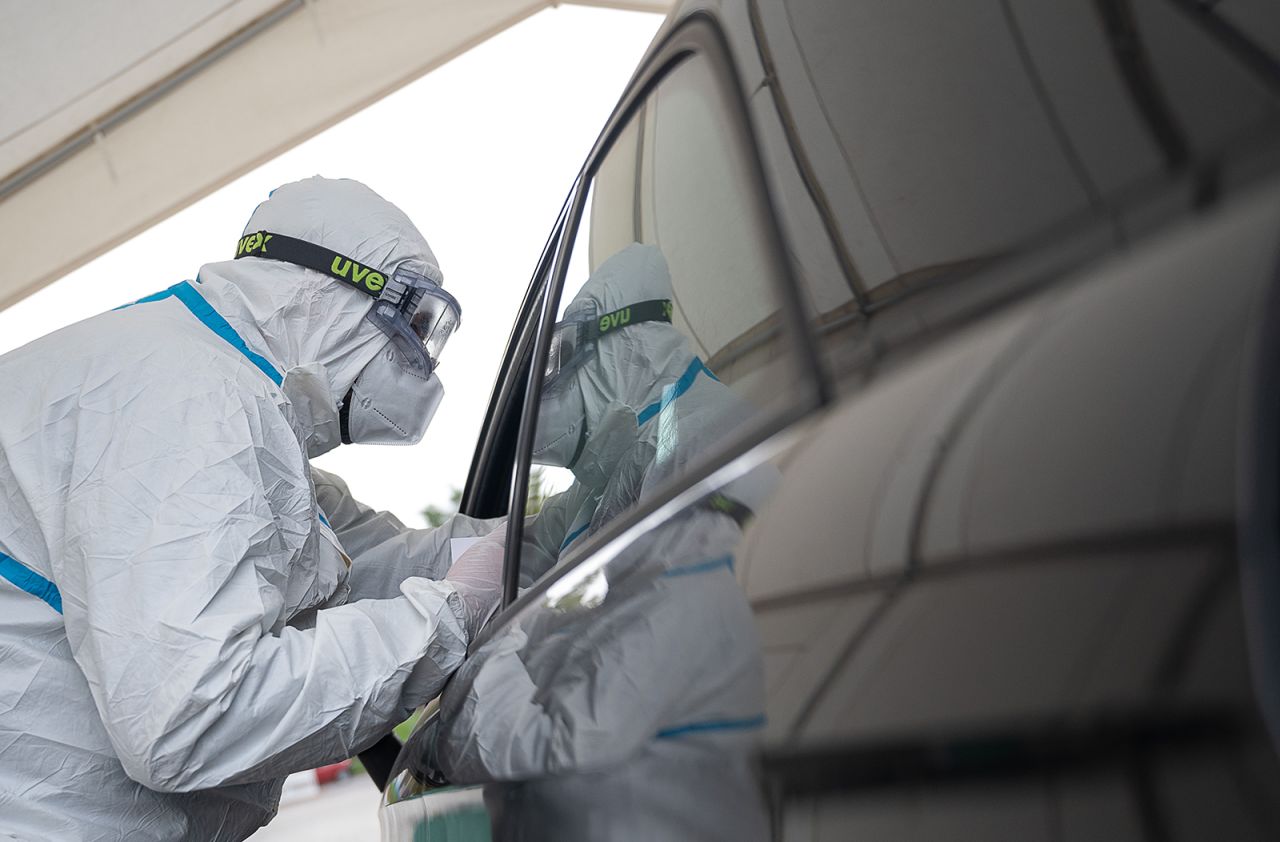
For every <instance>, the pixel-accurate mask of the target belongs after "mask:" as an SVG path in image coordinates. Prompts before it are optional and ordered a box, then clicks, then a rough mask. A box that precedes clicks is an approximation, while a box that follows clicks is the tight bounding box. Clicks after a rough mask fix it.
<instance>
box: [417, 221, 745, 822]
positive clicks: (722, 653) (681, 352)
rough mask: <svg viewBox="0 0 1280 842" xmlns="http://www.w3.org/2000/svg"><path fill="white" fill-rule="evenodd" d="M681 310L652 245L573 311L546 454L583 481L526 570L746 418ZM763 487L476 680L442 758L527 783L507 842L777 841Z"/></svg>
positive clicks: (532, 618)
mask: <svg viewBox="0 0 1280 842" xmlns="http://www.w3.org/2000/svg"><path fill="white" fill-rule="evenodd" d="M671 297H672V292H671V282H670V278H669V276H668V273H667V267H666V262H665V260H664V259H663V257H662V255H661V253H660V252H659V251H658V250H657V249H655V248H652V247H648V246H640V245H633V246H630V247H628V248H627V249H625V250H623V251H622V252H620V253H619V254H617V255H614V256H613V257H612V258H610V259H609V260H608V261H606V262H605V263H604V264H603V265H602V266H600V267H599V269H598V270H597V271H596V273H595V274H594V275H593V276H592V277H591V279H590V280H589V281H588V282H587V283H586V285H585V286H584V287H583V289H582V291H581V292H580V293H579V294H578V296H577V297H576V298H575V299H574V301H573V302H572V303H571V305H570V306H569V308H568V309H567V311H566V319H565V321H564V322H562V323H561V325H560V326H558V333H559V334H560V335H559V336H557V338H556V341H555V345H556V347H555V348H554V349H553V354H554V356H553V357H552V360H551V364H550V365H549V367H548V368H549V371H548V378H547V388H546V390H545V393H544V394H545V400H544V403H543V406H542V411H541V415H540V418H539V424H538V433H537V435H536V437H535V438H536V441H535V457H534V458H535V461H540V462H543V463H546V464H554V465H563V466H568V467H570V468H571V469H572V471H573V473H574V476H575V482H574V484H573V486H571V487H570V488H569V489H568V490H567V491H565V492H564V493H562V494H559V495H557V496H555V497H553V498H552V499H550V500H549V501H548V502H547V504H546V505H545V506H544V508H543V510H542V512H541V513H539V514H538V515H536V516H534V517H533V518H531V519H530V520H529V521H528V523H527V526H526V530H525V546H524V548H523V564H522V572H527V570H528V566H529V565H533V566H534V567H536V568H537V570H536V572H539V573H540V572H541V571H542V570H545V569H546V568H547V567H548V566H549V565H550V564H553V563H554V562H555V561H556V560H557V559H558V558H559V557H560V555H561V554H563V553H565V552H567V551H568V549H569V548H570V547H571V546H572V545H573V544H574V542H575V541H578V540H580V538H581V536H583V535H586V534H590V533H591V532H593V531H595V530H597V529H599V528H600V527H601V526H602V525H603V524H604V523H606V522H607V521H608V520H609V519H611V518H612V517H614V516H615V515H617V514H618V513H620V512H621V511H623V510H625V509H626V508H628V507H630V506H631V505H632V504H634V503H635V502H636V501H637V500H638V499H640V498H641V497H643V496H644V495H645V494H646V493H647V492H648V491H649V490H650V489H651V488H653V487H654V486H655V485H656V484H658V483H660V482H661V481H662V480H663V479H665V478H668V477H670V476H671V475H672V474H673V473H674V472H676V471H678V470H679V469H680V467H681V466H682V465H684V464H685V463H687V462H689V461H690V460H692V459H694V458H695V457H696V456H697V455H698V454H699V452H701V451H705V450H706V449H708V447H709V446H710V445H711V444H712V443H713V442H714V441H716V440H717V439H718V438H719V437H721V436H722V435H723V433H724V431H725V430H726V429H728V428H731V427H732V426H733V425H734V424H735V423H736V422H737V421H739V420H740V419H741V418H742V416H743V415H744V414H745V412H746V406H745V405H744V404H743V403H742V402H741V401H740V400H739V399H738V398H737V397H736V396H735V395H733V393H732V392H731V391H730V390H729V389H728V388H727V387H726V386H724V385H723V384H721V383H719V382H718V381H717V380H716V379H715V376H714V375H713V374H712V373H711V371H710V370H709V369H707V368H706V367H705V365H704V364H703V362H702V361H701V360H699V359H698V358H697V357H696V356H694V355H693V354H692V353H690V351H689V350H688V346H687V340H686V339H685V337H684V335H683V334H682V333H681V332H680V331H679V330H677V329H676V328H675V327H673V326H672V325H671V324H670V323H669V321H670V303H671ZM628 309H629V312H628ZM584 315H589V317H590V319H591V320H593V321H588V320H587V319H585V318H582V317H583V316H584ZM583 324H586V325H587V326H585V327H584V326H583ZM590 325H594V327H591V326H590ZM587 343H589V344H591V345H593V346H594V347H591V348H588V347H586V344H587ZM758 485H760V483H759V482H755V483H753V482H752V481H750V480H744V481H740V482H739V483H737V484H735V485H734V487H733V488H732V489H727V490H726V491H727V493H726V494H722V495H715V496H714V497H712V498H709V499H708V500H707V501H705V502H704V503H703V504H702V505H698V506H695V507H693V508H691V509H688V510H686V511H684V512H683V513H681V514H680V515H678V516H677V517H675V518H673V519H672V520H669V521H668V522H666V523H665V524H663V525H662V526H661V527H659V528H658V529H655V530H652V531H650V532H649V533H648V534H646V535H645V537H644V538H643V539H641V540H640V541H638V542H636V543H635V544H632V545H631V546H630V547H628V549H627V550H625V551H624V552H623V554H622V555H621V556H620V557H619V558H616V559H614V560H613V561H612V562H610V564H609V565H608V567H607V568H606V569H605V570H604V571H601V575H597V576H595V577H593V580H592V582H590V583H588V584H587V586H586V587H585V588H583V589H582V590H581V592H580V593H579V594H578V595H577V597H575V598H571V599H569V600H566V601H564V602H562V603H561V604H559V605H557V606H553V607H550V608H544V609H541V610H535V611H531V612H528V613H526V614H525V615H524V617H523V618H521V620H519V621H518V622H516V623H514V624H513V625H512V626H510V627H508V628H507V629H506V630H505V631H504V633H502V634H501V635H499V637H498V638H496V639H495V640H493V641H491V642H490V644H489V645H487V646H485V647H484V648H483V649H482V650H481V651H480V653H478V657H477V658H476V659H475V660H474V662H473V663H472V664H471V667H472V668H471V669H467V668H466V667H464V669H463V671H462V672H461V673H459V674H458V679H457V681H456V682H455V684H454V685H453V686H452V687H451V688H450V689H449V691H448V692H447V693H446V695H445V697H444V700H443V711H442V713H443V716H442V718H441V722H442V725H441V729H440V732H439V733H438V739H437V742H436V754H437V757H436V762H437V763H438V764H439V766H440V768H441V770H442V771H443V772H444V774H445V775H446V776H447V777H448V778H449V779H450V780H451V781H454V782H457V783H478V782H492V781H508V782H511V783H507V784H503V785H500V786H491V787H488V788H486V792H485V797H486V802H487V804H488V806H489V809H490V811H491V813H492V815H493V818H494V824H495V830H496V831H497V836H498V838H501V839H534V838H555V839H641V838H649V839H656V838H662V839H668V838H669V839H752V838H759V837H762V836H763V835H764V833H765V822H764V817H763V810H762V808H761V806H760V799H759V793H758V787H757V785H756V782H755V780H754V778H753V775H752V773H751V770H750V764H749V753H750V750H751V747H752V745H753V744H754V739H755V734H757V733H758V729H759V728H760V726H761V725H762V724H763V710H764V708H763V679H762V674H761V666H760V656H759V648H758V644H757V642H756V635H755V629H754V624H753V620H752V616H751V612H750V609H749V607H748V605H747V603H746V600H745V598H744V595H743V593H742V591H741V589H740V588H739V586H738V584H737V581H736V579H735V578H734V574H733V569H732V557H731V555H730V553H731V552H732V550H733V548H734V546H735V545H736V544H737V543H738V540H739V539H740V536H741V527H740V521H741V520H742V519H743V518H744V517H745V516H746V515H747V514H748V512H749V509H748V506H749V505H751V503H752V502H755V501H754V500H752V499H747V498H753V497H758V496H759V494H758V492H756V493H753V491H752V488H753V486H758ZM731 497H732V498H733V499H731ZM601 576H602V577H603V579H604V581H603V583H602V582H601ZM602 585H603V586H602ZM602 591H603V592H604V593H605V595H604V596H603V598H601V596H600V593H601V592H602ZM593 593H594V594H595V596H594V597H593V596H592V594H593ZM601 599H602V601H601Z"/></svg>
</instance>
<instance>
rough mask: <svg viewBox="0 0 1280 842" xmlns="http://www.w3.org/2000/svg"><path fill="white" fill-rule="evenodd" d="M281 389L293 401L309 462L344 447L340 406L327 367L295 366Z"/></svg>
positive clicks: (312, 365)
mask: <svg viewBox="0 0 1280 842" xmlns="http://www.w3.org/2000/svg"><path fill="white" fill-rule="evenodd" d="M280 389H281V391H283V392H284V394H285V397H286V398H288V399H289V405H290V406H291V407H292V410H293V412H292V414H293V416H294V418H295V419H296V421H297V425H298V431H299V432H300V433H301V434H302V441H303V443H304V445H305V449H306V451H307V458H309V459H314V458H315V457H317V456H320V455H322V454H325V453H328V452H329V451H330V450H333V449H334V448H335V447H337V446H338V445H340V444H342V423H341V419H340V418H339V415H338V404H337V402H335V401H334V399H333V394H332V392H331V391H330V386H329V377H328V375H327V374H326V373H325V368H324V366H322V365H320V364H319V363H306V364H304V365H295V366H294V367H293V368H291V369H289V370H288V371H286V372H285V373H284V382H283V383H281V384H280Z"/></svg>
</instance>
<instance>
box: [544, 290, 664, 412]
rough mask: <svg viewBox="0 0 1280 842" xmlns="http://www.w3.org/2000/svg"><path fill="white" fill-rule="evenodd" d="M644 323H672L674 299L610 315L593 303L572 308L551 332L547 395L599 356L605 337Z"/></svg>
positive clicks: (634, 306)
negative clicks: (672, 301)
mask: <svg viewBox="0 0 1280 842" xmlns="http://www.w3.org/2000/svg"><path fill="white" fill-rule="evenodd" d="M644 322H666V323H667V324H670V323H671V299H669V298H657V299H653V300H650V301H640V302H637V303H635V304H630V305H628V306H626V307H622V308H620V309H617V310H612V311H610V312H608V313H599V312H597V309H596V305H595V303H594V302H592V301H582V302H578V303H577V304H575V305H573V306H571V307H570V308H569V310H568V311H567V312H566V313H565V317H564V319H563V320H561V321H559V322H556V324H555V326H554V327H553V328H552V332H551V348H550V349H549V351H548V352H547V366H546V370H545V372H544V375H543V381H542V382H543V389H544V394H546V393H550V392H552V391H554V390H556V389H557V388H559V387H561V386H563V385H564V384H566V383H568V382H569V375H570V374H572V373H573V372H574V371H577V370H578V369H579V368H581V367H582V365H583V363H585V362H586V361H587V360H589V359H591V357H592V356H594V355H595V352H596V345H597V344H598V343H599V341H600V338H601V337H602V336H606V335H608V334H610V333H615V332H617V331H619V330H621V329H622V328H624V327H630V326H631V325H637V324H642V323H644Z"/></svg>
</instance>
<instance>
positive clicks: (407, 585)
mask: <svg viewBox="0 0 1280 842" xmlns="http://www.w3.org/2000/svg"><path fill="white" fill-rule="evenodd" d="M260 229H267V230H271V231H275V232H278V233H283V234H289V235H292V236H295V237H300V238H303V239H307V240H310V241H312V242H318V243H320V244H322V245H324V246H327V247H329V248H332V249H334V250H337V251H341V252H342V253H344V254H347V255H350V256H352V257H354V258H355V259H358V260H361V261H363V262H365V263H369V264H373V265H377V266H381V267H386V268H388V269H393V268H394V267H395V266H396V265H397V264H399V263H402V262H409V261H413V262H417V263H427V262H431V263H434V258H433V257H432V256H431V254H430V250H429V249H428V248H427V246H426V243H425V242H424V241H423V240H422V237H421V235H420V234H419V233H418V232H417V231H416V230H415V229H414V228H413V226H412V225H411V224H410V223H409V221H408V219H406V218H405V217H404V215H403V214H402V213H400V212H399V211H398V210H396V209H395V208H394V207H393V206H392V205H390V204H389V203H387V202H385V201H384V200H382V199H381V198H379V197H378V196H377V195H376V194H374V193H373V192H372V191H370V190H369V189H368V188H366V187H363V186H362V185H359V184H357V183H355V182H332V181H325V180H322V179H309V180H307V181H304V182H299V183H296V184H291V185H286V186H285V187H282V188H280V189H279V190H277V191H276V192H275V193H274V194H273V196H272V198H271V199H270V200H269V201H267V202H265V203H264V204H263V205H261V206H259V208H258V210H257V211H256V212H255V213H254V215H253V218H252V219H251V220H250V221H249V225H248V229H247V230H260ZM178 289H180V290H185V292H183V293H182V294H183V295H185V296H186V297H185V298H183V297H181V296H179V295H177V294H175V295H170V296H169V297H164V298H160V299H158V300H151V301H145V302H144V303H137V304H135V305H133V306H130V307H127V308H124V309H120V310H117V311H112V312H109V313H104V314H102V315H99V316H96V317H94V318H91V319H88V320H86V321H83V322H80V323H78V324H76V325H73V326H71V327H68V328H65V329H63V330H61V331H58V332H56V333H53V334H51V335H49V336H46V337H44V338H42V339H39V340H36V341H35V342H32V343H30V344H28V345H26V346H23V347H22V348H19V349H17V350H15V351H12V352H10V353H8V354H5V355H4V356H0V382H2V383H4V384H5V411H4V412H3V413H0V488H2V489H3V494H2V495H0V552H2V553H4V556H5V559H8V561H5V559H0V574H4V573H6V572H7V573H8V574H9V575H8V576H4V575H0V664H3V670H0V832H8V833H11V834H14V835H16V836H17V837H19V838H23V839H104V840H105V839H129V840H153V839H154V840H171V839H216V840H224V839H225V840H238V839H243V838H244V837H246V836H247V835H249V833H251V832H252V831H253V829H255V828H256V827H258V826H259V825H261V824H263V823H264V822H265V821H266V820H268V819H269V818H270V817H271V816H272V815H273V814H274V810H275V804H276V800H277V798H278V794H279V786H280V779H281V778H282V777H283V775H284V774H286V773H288V772H290V771H294V770H300V769H306V768H311V767H314V766H316V765H319V764H322V763H327V762H332V761H335V760H339V759H341V758H345V757H349V756H351V755H352V754H353V753H354V752H356V751H357V750H359V749H362V748H364V747H365V746H367V745H369V744H371V743H372V742H374V741H375V740H377V739H378V738H379V737H381V736H382V735H383V734H384V733H386V731H387V730H388V729H389V728H390V727H391V726H392V725H394V724H395V723H396V722H398V721H400V720H401V719H402V718H403V717H404V715H405V714H406V713H407V712H408V711H410V710H412V709H413V708H414V707H416V706H417V705H419V704H420V703H422V702H423V701H425V700H426V699H427V698H429V697H430V696H431V695H433V694H434V693H435V692H437V691H438V689H439V687H440V686H441V684H442V683H443V682H444V680H445V678H446V677H447V676H448V674H449V673H450V672H451V671H452V670H453V669H454V667H455V666H456V665H457V664H458V663H459V661H460V660H461V658H462V656H463V654H464V651H465V647H466V642H467V641H466V637H465V630H464V628H463V625H462V617H463V616H464V613H463V607H462V605H461V600H460V599H459V598H458V596H457V594H456V593H454V591H453V588H452V586H451V585H449V584H448V583H444V582H434V581H429V580H426V579H409V580H407V581H404V582H403V583H400V588H399V593H397V594H395V595H394V596H392V595H391V594H386V596H389V597H391V598H387V599H378V600H365V601H360V602H354V603H350V604H341V603H343V602H344V601H345V600H346V599H347V597H348V593H349V587H348V584H347V578H348V570H347V565H348V563H349V562H348V558H347V556H346V554H344V552H343V549H342V547H341V546H340V544H339V542H338V539H337V538H336V536H335V535H334V533H333V532H332V530H330V529H329V528H328V527H327V526H326V525H325V524H324V523H323V521H322V519H321V517H320V512H319V509H318V508H317V505H316V497H315V491H314V489H313V487H312V483H311V479H310V470H309V467H308V464H307V461H306V456H305V453H304V449H303V447H304V445H303V443H304V442H305V441H306V440H307V437H308V433H309V432H310V431H312V430H314V429H315V427H316V426H317V424H316V420H317V419H311V418H302V417H300V410H301V409H302V408H301V407H299V406H295V405H293V404H292V403H290V401H289V399H288V398H287V397H286V396H285V394H284V392H283V390H282V389H281V387H280V385H278V384H277V382H274V381H273V379H272V377H271V376H270V375H269V374H268V370H269V371H273V372H275V376H276V377H279V375H280V374H281V373H284V372H289V371H293V370H296V369H297V368H298V367H300V366H306V365H310V364H318V365H319V366H321V367H322V371H323V374H324V377H325V378H326V379H327V380H328V386H329V389H330V394H331V395H332V396H335V397H336V396H340V395H342V394H345V392H346V390H347V389H348V388H350V385H351V383H352V382H353V381H354V379H355V377H356V375H357V374H358V373H359V371H360V370H361V369H362V368H363V367H364V365H365V364H366V363H367V362H368V361H369V359H371V358H372V356H373V355H374V354H376V353H377V352H378V351H379V349H380V348H382V347H383V345H384V344H385V343H386V339H385V337H384V336H383V335H382V334H381V333H380V332H379V331H378V330H377V329H376V328H375V327H374V326H373V325H371V324H370V323H368V322H367V321H366V320H365V319H364V318H363V316H364V312H365V310H366V309H367V307H368V306H369V301H368V299H366V298H365V297H363V296H360V295H358V294H356V293H353V292H352V291H351V290H349V289H344V288H343V287H342V286H341V285H340V284H337V283H334V282H332V281H330V280H328V279H326V278H325V277H323V276H321V275H319V274H318V273H314V272H311V271H309V270H305V269H301V268H299V267H296V266H292V265H289V264H284V263H279V262H273V261H269V260H264V259H259V258H247V259H242V260H237V261H227V262H224V263H214V264H208V265H206V266H204V267H202V268H201V270H200V275H199V276H198V280H197V281H196V282H193V283H191V284H189V285H188V287H179V288H178ZM192 293H194V295H195V298H192V297H191V296H192ZM184 301H191V302H194V303H195V305H199V306H197V308H196V309H197V310H201V308H203V309H202V310H201V312H203V313H204V316H203V317H199V316H198V315H197V312H196V310H193V309H192V307H191V306H188V305H187V304H185V303H184ZM231 330H234V332H235V334H234V339H235V340H236V341H239V342H240V343H241V345H242V346H243V347H237V346H236V344H235V342H233V341H232V338H231V334H230V333H229V331H231ZM250 353H252V354H254V355H257V360H259V361H260V362H255V361H254V359H253V358H251V357H250V356H249V354H250ZM313 373H314V371H313ZM3 565H7V566H3ZM24 576H25V577H26V578H24ZM33 577H34V578H33ZM39 582H45V583H46V584H48V588H49V589H52V588H56V591H55V590H49V589H43V586H41V587H36V586H35V585H38V584H39ZM24 583H25V585H24ZM33 583H34V584H33ZM55 597H60V603H59V602H58V601H57V599H55ZM59 608H60V611H59Z"/></svg>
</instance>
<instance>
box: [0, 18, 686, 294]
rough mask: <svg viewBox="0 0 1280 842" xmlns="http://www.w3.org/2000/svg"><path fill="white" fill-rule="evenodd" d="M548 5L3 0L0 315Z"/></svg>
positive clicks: (0, 28)
mask: <svg viewBox="0 0 1280 842" xmlns="http://www.w3.org/2000/svg"><path fill="white" fill-rule="evenodd" d="M553 5H557V3H555V2H552V0H288V1H287V2H283V3H281V2H280V0H182V2H172V0H135V2H130V3H128V4H125V3H120V2H112V3H82V2H74V0H49V2H43V3H25V2H22V0H0V23H2V24H3V25H0V103H3V107H2V108H0V231H2V232H4V234H3V242H4V243H5V244H6V246H8V247H7V248H6V249H5V252H6V254H5V265H4V268H3V270H0V309H2V308H4V307H7V306H9V305H10V304H12V303H14V302H15V301H17V300H19V299H21V298H22V297H24V296H25V295H27V294H29V293H31V292H34V291H35V290H36V289H38V288H40V287H41V286H43V285H45V284H47V283H49V282H51V281H53V280H55V279H57V278H59V277H61V276H62V275H64V274H66V273H67V272H69V271H70V270H72V269H74V268H76V267H77V266H79V265H81V264H83V263H85V262H86V261H88V260H90V259H92V258H93V257H96V256H97V255H99V254H101V253H102V252H104V251H106V250H108V249H110V248H111V247H112V246H115V245H116V244H118V243H120V242H122V241H123V240H126V239H128V238H129V237H131V236H133V235H134V234H137V233H138V232H139V231H141V230H143V229H145V228H147V227H148V226H150V225H153V224H154V223H156V222H158V221H159V220H161V219H163V218H165V217H166V216H168V215H170V214H172V213H174V212H175V211H177V210H179V209H181V208H183V207H185V206H186V205H188V204H190V203H191V202H194V201H195V200H197V199H199V198H201V197H202V196H205V195H207V194H208V193H210V192H212V191H213V190H216V189H217V188H218V187H220V186H222V185H223V184H226V183H227V182H229V181H231V180H232V179H234V178H236V177H237V176H239V175H242V174H243V173H245V172H247V171H248V170H250V169H252V168H253V167H255V166H257V165H258V164H260V163H262V162H263V161H265V160H267V159H269V158H271V157H273V156H275V155H278V154H279V153H281V152H283V151H284V150H286V149H288V148H290V147H291V146H294V145H295V144H297V143H300V142H301V141H303V140H306V139H307V138H309V137H311V136H312V135H314V134H316V133H317V132H320V131H322V130H323V129H325V128H327V127H329V126H331V125H333V124H334V123H336V122H338V121H339V120H341V119H343V118H344V117H347V116H348V115H350V114H352V113H354V112H356V111H359V110H360V109H361V108H364V107H365V106H367V105H369V104H370V103H372V102H374V101H376V100H377V99H379V98H381V97H383V96H385V95H387V94H388V93H390V92H392V91H394V90H396V89H397V88H399V87H401V86H402V85H404V84H406V83H407V82H410V81H412V80H413V79H415V78H417V77H419V76H421V75H422V74H424V73H426V72H428V71H429V70H431V69H433V68H435V67H438V66H439V65H441V64H443V63H444V62H446V61H448V60H449V59H450V58H453V57H454V56H456V55H458V54H460V53H462V52H465V51H466V50H468V49H470V48H471V47H473V46H475V45H476V44H478V43H480V42H481V41H483V40H485V39H487V38H489V37H492V36H493V35H496V34H497V33H499V32H501V31H502V30H504V29H506V28H507V27H510V26H512V25H513V24H515V23H517V22H519V21H521V20H523V19H524V18H526V17H528V16H529V15H531V14H533V13H535V12H537V11H540V10H541V9H544V8H547V7H549V6H553ZM583 5H595V6H609V7H614V8H623V9H637V10H644V11H656V12H663V11H666V10H667V9H668V8H669V7H670V5H671V0H618V2H608V0H601V2H584V3H583ZM389 130H392V129H391V128H390V127H389ZM374 143H375V141H373V140H372V139H371V148H373V146H374Z"/></svg>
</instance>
